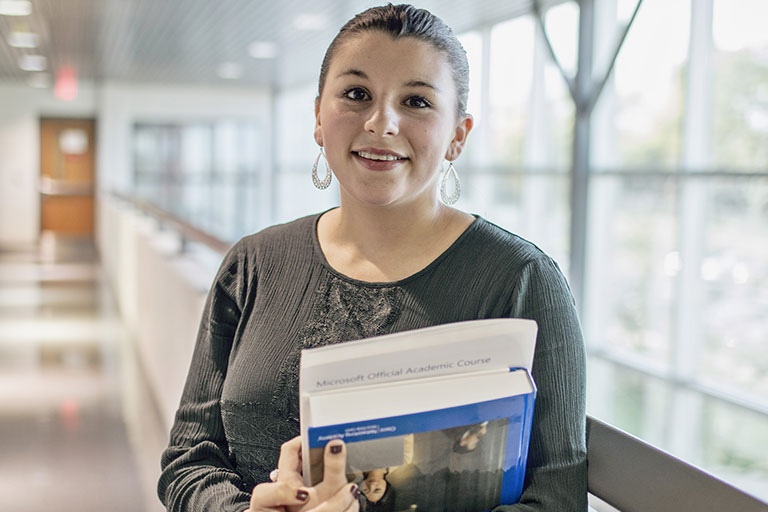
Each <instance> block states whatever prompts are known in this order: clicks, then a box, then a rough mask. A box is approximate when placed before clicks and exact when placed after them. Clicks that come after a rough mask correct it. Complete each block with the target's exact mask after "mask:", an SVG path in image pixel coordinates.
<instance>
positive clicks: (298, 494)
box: [296, 489, 309, 501]
mask: <svg viewBox="0 0 768 512" xmlns="http://www.w3.org/2000/svg"><path fill="white" fill-rule="evenodd" d="M307 498H309V493H308V492H307V491H305V490H302V489H299V490H298V491H296V499H297V500H301V501H307Z"/></svg>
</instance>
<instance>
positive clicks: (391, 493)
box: [359, 468, 397, 512]
mask: <svg viewBox="0 0 768 512" xmlns="http://www.w3.org/2000/svg"><path fill="white" fill-rule="evenodd" d="M387 473H389V468H387ZM363 475H364V476H365V478H368V473H367V472H366V473H363ZM384 481H385V482H386V483H387V487H386V489H384V494H382V496H381V498H380V499H379V501H376V502H373V501H368V497H367V496H366V495H365V494H364V493H360V500H359V501H360V512H394V510H395V500H396V499H397V493H396V491H395V488H394V487H392V484H391V483H389V480H387V478H386V476H385V477H384Z"/></svg>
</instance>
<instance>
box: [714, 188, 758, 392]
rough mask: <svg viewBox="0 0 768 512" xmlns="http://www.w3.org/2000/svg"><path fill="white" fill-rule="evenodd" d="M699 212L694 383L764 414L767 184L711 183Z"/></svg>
mask: <svg viewBox="0 0 768 512" xmlns="http://www.w3.org/2000/svg"><path fill="white" fill-rule="evenodd" d="M704 211H705V212H706V213H707V215H706V220H705V225H704V236H703V243H704V251H703V258H702V261H701V272H700V273H701V279H702V282H703V292H704V293H703V295H704V298H703V301H702V302H703V304H702V306H703V310H702V312H701V320H702V322H703V323H704V328H705V332H706V342H705V350H704V357H703V360H702V367H701V369H700V375H701V378H702V379H705V380H707V381H709V382H710V383H711V384H712V385H715V386H718V387H726V388H731V389H734V390H736V391H737V392H738V393H739V394H740V395H744V396H752V397H753V399H754V400H758V399H761V400H762V401H763V403H764V404H765V405H766V406H767V407H768V350H766V333H768V177H762V178H742V179H714V180H713V181H712V183H711V184H710V186H709V194H708V195H707V207H706V208H704Z"/></svg>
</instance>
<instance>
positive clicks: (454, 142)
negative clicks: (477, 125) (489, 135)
mask: <svg viewBox="0 0 768 512" xmlns="http://www.w3.org/2000/svg"><path fill="white" fill-rule="evenodd" d="M474 122H475V120H474V118H473V117H472V115H471V114H464V115H463V116H462V118H461V119H459V122H458V124H457V125H456V130H455V131H454V133H453V139H451V143H450V144H449V145H448V150H447V151H446V152H445V159H446V160H448V161H449V162H453V161H454V160H456V159H457V158H459V155H461V152H462V151H463V150H464V144H465V143H466V142H467V136H468V135H469V132H470V131H471V130H472V126H473V125H474Z"/></svg>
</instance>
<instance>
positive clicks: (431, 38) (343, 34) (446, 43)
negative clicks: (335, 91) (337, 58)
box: [317, 4, 469, 115]
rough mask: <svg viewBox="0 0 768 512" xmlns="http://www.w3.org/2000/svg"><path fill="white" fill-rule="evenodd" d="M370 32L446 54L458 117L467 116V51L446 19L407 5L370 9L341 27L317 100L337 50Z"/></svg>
mask: <svg viewBox="0 0 768 512" xmlns="http://www.w3.org/2000/svg"><path fill="white" fill-rule="evenodd" d="M369 30H379V31H381V32H384V33H385V34H388V35H390V36H391V37H392V39H399V38H401V37H413V38H416V39H419V40H421V41H426V42H428V43H432V44H433V45H434V46H435V47H436V48H437V49H438V50H441V51H443V52H445V54H446V56H447V57H448V63H449V64H450V66H451V72H452V75H453V81H454V83H455V84H456V103H457V104H456V109H457V111H458V113H459V115H464V114H465V113H466V110H467V96H468V95H469V63H468V62H467V52H466V51H464V47H463V46H461V43H460V42H459V40H458V39H457V38H456V36H455V35H454V33H453V30H451V27H449V26H448V25H446V24H445V22H444V21H443V20H441V19H440V18H438V17H437V16H435V15H434V14H432V13H431V12H429V11H427V10H426V9H417V8H416V7H414V6H412V5H408V4H400V5H392V4H387V5H383V6H380V7H371V8H370V9H367V10H365V11H363V12H361V13H360V14H358V15H357V16H355V17H354V18H352V19H351V20H349V21H348V22H347V23H346V24H345V25H344V26H343V27H341V30H339V33H338V34H336V37H335V38H334V39H333V41H331V44H330V46H328V50H326V52H325V57H324V58H323V64H322V66H321V67H320V81H319V83H318V90H317V94H318V97H319V96H321V95H322V94H323V87H324V86H325V77H326V75H327V74H328V68H329V67H330V65H331V60H332V59H333V56H334V54H335V53H336V50H337V49H338V47H339V46H340V45H341V44H342V43H344V41H346V40H347V39H348V38H350V37H351V36H353V35H355V34H359V33H361V32H366V31H369Z"/></svg>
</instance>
